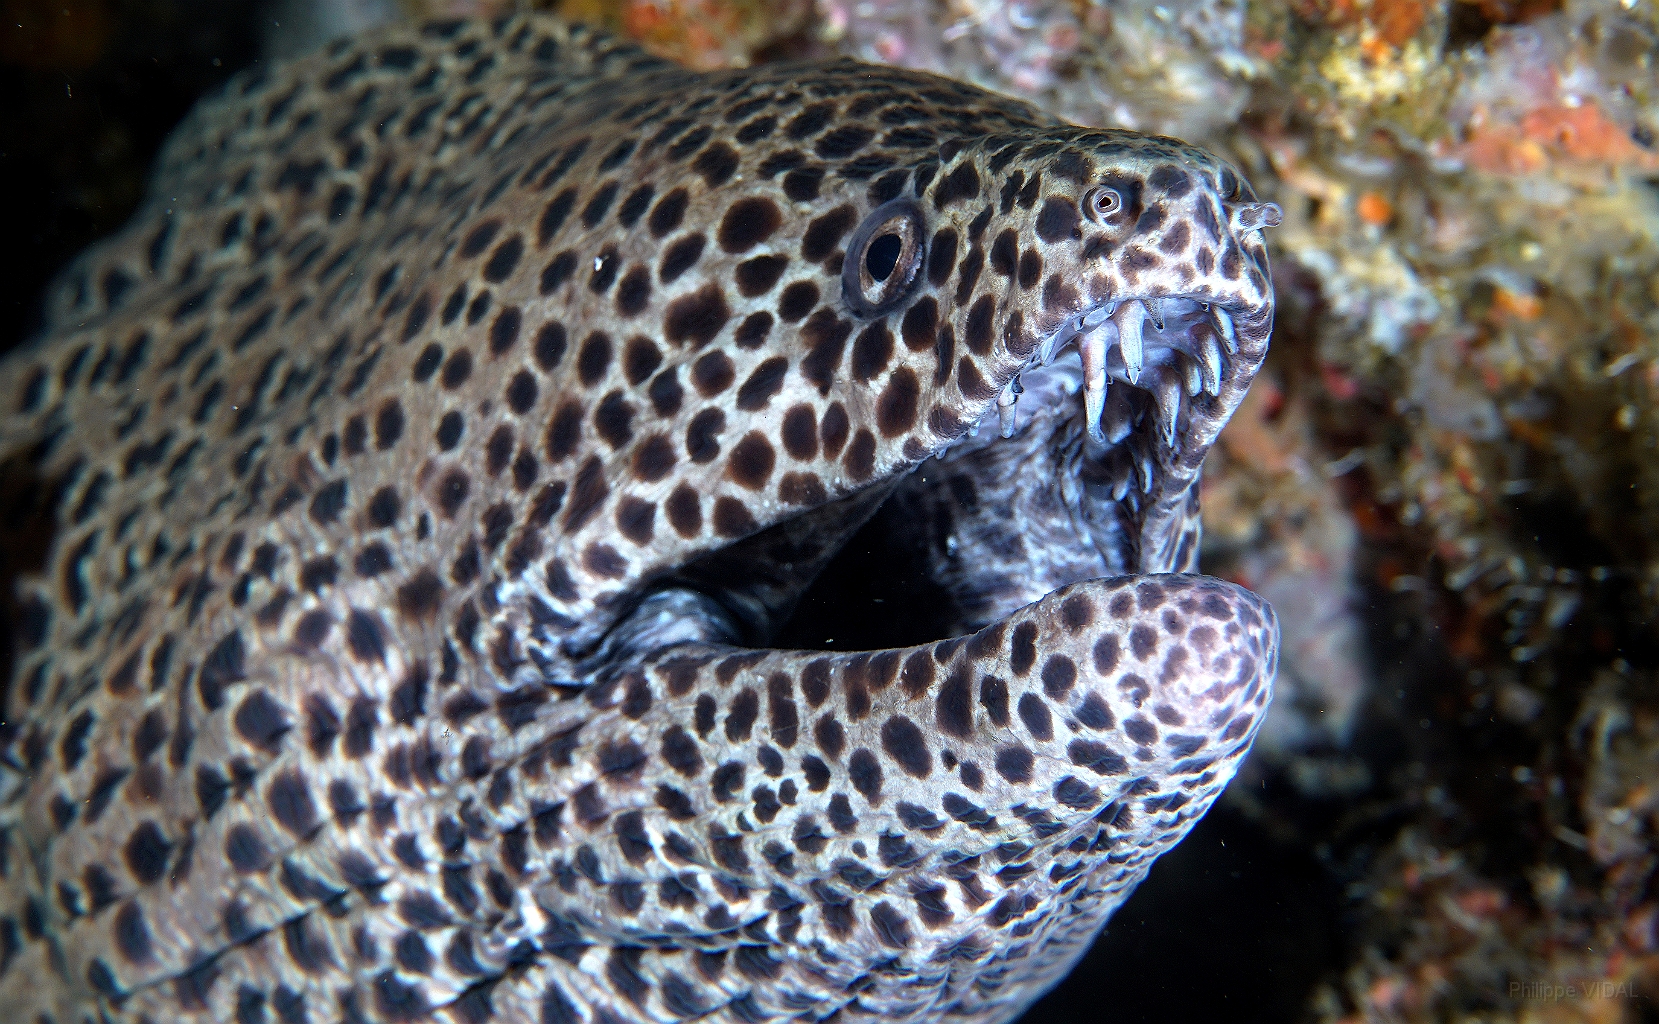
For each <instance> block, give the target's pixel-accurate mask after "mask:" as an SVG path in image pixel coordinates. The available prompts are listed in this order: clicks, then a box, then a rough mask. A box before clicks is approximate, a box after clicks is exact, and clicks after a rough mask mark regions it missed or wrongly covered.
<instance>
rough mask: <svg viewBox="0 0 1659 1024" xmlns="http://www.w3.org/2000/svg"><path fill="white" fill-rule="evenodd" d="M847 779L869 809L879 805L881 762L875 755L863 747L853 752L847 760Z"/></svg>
mask: <svg viewBox="0 0 1659 1024" xmlns="http://www.w3.org/2000/svg"><path fill="white" fill-rule="evenodd" d="M847 777H848V778H849V780H851V782H852V784H853V788H854V789H856V790H857V791H858V792H859V795H861V796H863V797H864V799H865V801H866V802H867V803H869V805H870V806H871V807H876V806H879V805H880V804H881V762H880V761H878V760H877V759H876V755H875V754H873V753H871V752H870V751H869V750H868V749H866V748H864V747H859V748H858V749H857V750H855V751H853V752H852V756H850V757H848V758H847Z"/></svg>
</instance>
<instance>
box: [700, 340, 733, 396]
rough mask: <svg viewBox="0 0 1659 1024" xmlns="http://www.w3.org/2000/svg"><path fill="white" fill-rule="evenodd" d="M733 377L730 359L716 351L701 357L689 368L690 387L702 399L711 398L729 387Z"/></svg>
mask: <svg viewBox="0 0 1659 1024" xmlns="http://www.w3.org/2000/svg"><path fill="white" fill-rule="evenodd" d="M733 376H734V375H733V371H732V360H731V357H730V356H728V355H726V353H724V352H721V351H718V350H716V351H713V352H709V353H707V354H705V355H703V356H702V357H700V358H699V359H698V360H697V362H695V363H693V364H692V366H691V386H692V387H694V388H696V389H697V393H698V394H699V395H702V396H703V397H704V398H713V397H714V396H715V395H718V394H720V392H722V391H724V390H726V389H727V388H729V387H731V386H732V379H733Z"/></svg>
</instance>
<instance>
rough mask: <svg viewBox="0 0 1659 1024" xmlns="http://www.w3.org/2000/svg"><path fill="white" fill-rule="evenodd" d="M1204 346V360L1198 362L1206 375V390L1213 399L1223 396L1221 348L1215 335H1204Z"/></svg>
mask: <svg viewBox="0 0 1659 1024" xmlns="http://www.w3.org/2000/svg"><path fill="white" fill-rule="evenodd" d="M1203 345H1204V352H1203V358H1201V359H1199V360H1198V366H1199V369H1200V370H1201V371H1202V372H1203V374H1204V390H1205V391H1208V392H1209V393H1210V395H1211V396H1212V397H1213V396H1216V395H1219V394H1221V369H1222V362H1221V346H1220V345H1219V344H1218V343H1217V342H1216V340H1215V335H1213V334H1206V335H1204V341H1203Z"/></svg>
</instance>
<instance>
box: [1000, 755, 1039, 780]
mask: <svg viewBox="0 0 1659 1024" xmlns="http://www.w3.org/2000/svg"><path fill="white" fill-rule="evenodd" d="M1033 763H1034V759H1033V758H1032V756H1031V751H1029V750H1027V749H1025V748H1024V747H1013V746H1010V747H1003V748H1002V749H1000V750H998V751H997V759H996V765H997V774H998V775H1001V776H1002V777H1003V778H1005V779H1007V780H1008V781H1009V782H1012V783H1016V784H1020V783H1026V782H1030V781H1031V767H1032V764H1033Z"/></svg>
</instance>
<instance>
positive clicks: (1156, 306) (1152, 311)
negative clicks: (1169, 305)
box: [1141, 298, 1164, 331]
mask: <svg viewBox="0 0 1659 1024" xmlns="http://www.w3.org/2000/svg"><path fill="white" fill-rule="evenodd" d="M1141 301H1142V303H1143V304H1144V305H1145V306H1146V315H1147V318H1148V319H1150V320H1151V321H1152V326H1153V327H1156V328H1157V329H1158V330H1160V331H1161V330H1163V329H1164V300H1163V299H1156V298H1154V299H1142V300H1141Z"/></svg>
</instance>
